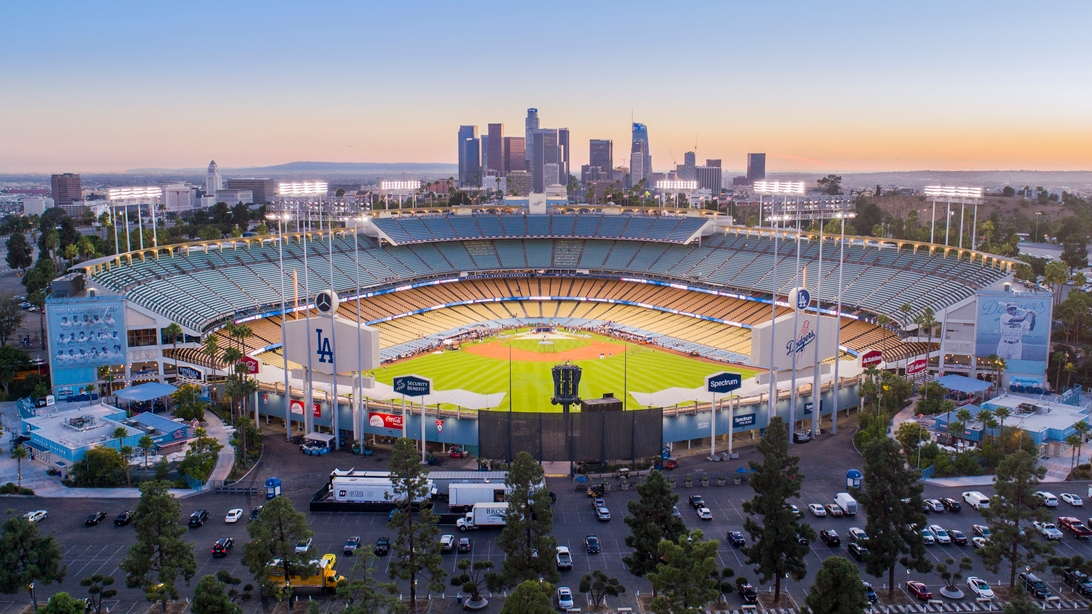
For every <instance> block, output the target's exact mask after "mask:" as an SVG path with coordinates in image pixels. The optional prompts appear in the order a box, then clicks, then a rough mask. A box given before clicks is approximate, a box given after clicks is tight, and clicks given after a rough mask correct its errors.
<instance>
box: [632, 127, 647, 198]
mask: <svg viewBox="0 0 1092 614" xmlns="http://www.w3.org/2000/svg"><path fill="white" fill-rule="evenodd" d="M642 179H644V180H646V181H645V183H646V184H647V183H648V182H649V181H651V180H652V154H650V153H649V151H648V127H647V126H645V125H644V124H638V123H637V122H634V123H633V145H632V146H631V147H630V151H629V181H630V186H635V185H637V184H638V183H640V182H641V180H642Z"/></svg>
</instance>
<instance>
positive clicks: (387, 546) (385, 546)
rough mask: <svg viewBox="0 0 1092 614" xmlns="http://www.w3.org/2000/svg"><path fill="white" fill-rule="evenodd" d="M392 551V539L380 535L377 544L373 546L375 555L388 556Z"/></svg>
mask: <svg viewBox="0 0 1092 614" xmlns="http://www.w3.org/2000/svg"><path fill="white" fill-rule="evenodd" d="M390 551H391V540H390V539H388V538H386V537H380V538H379V539H377V540H375V545H374V546H372V552H373V553H374V554H375V556H386V555H387V554H389V553H390Z"/></svg>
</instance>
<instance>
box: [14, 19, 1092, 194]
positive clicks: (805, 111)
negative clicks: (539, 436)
mask: <svg viewBox="0 0 1092 614" xmlns="http://www.w3.org/2000/svg"><path fill="white" fill-rule="evenodd" d="M60 6H63V7H64V8H63V9H62V8H59V5H58V4H42V5H12V4H7V5H4V6H3V7H0V18H2V19H4V21H5V23H7V24H9V26H10V32H11V40H9V43H8V44H7V45H6V50H5V52H4V53H5V56H6V59H7V60H9V61H6V62H4V63H2V65H0V77H3V83H4V84H5V89H6V90H7V92H8V101H7V102H6V104H5V106H6V109H5V112H4V113H3V114H0V173H14V172H41V173H52V172H65V171H71V172H84V173H94V172H117V171H124V170H128V169H132V168H149V167H154V168H193V167H200V166H203V165H204V164H207V162H208V160H209V159H211V158H215V159H216V160H218V161H219V162H220V163H221V164H222V165H223V166H225V167H235V168H238V167H248V166H266V165H273V164H281V163H286V162H291V161H295V160H314V161H327V162H417V163H428V162H432V163H454V162H456V161H457V150H456V148H455V147H453V146H452V143H453V141H454V137H455V135H456V133H457V131H458V128H459V126H460V125H478V126H480V127H481V128H483V129H484V128H485V127H486V125H487V124H489V123H504V124H505V127H506V134H511V135H518V134H520V133H521V132H522V128H523V120H524V116H525V113H526V109H527V108H530V107H534V108H538V109H539V116H540V118H541V121H542V125H548V126H557V127H567V128H568V129H569V131H570V135H571V139H572V147H571V151H572V158H571V168H572V169H579V167H580V166H581V165H582V164H587V163H588V142H589V140H590V139H609V140H612V141H613V142H614V144H615V148H616V150H615V154H614V159H615V164H616V165H621V164H622V163H623V162H625V163H627V164H628V159H627V158H628V157H629V155H628V154H629V151H628V149H629V148H628V143H629V142H630V128H631V123H630V121H631V118H632V121H636V122H639V123H642V124H645V125H647V126H648V127H649V131H650V133H651V134H652V135H653V136H652V138H651V139H650V147H651V149H650V153H651V156H652V160H653V166H654V170H656V171H664V170H669V169H671V168H673V167H674V164H675V163H682V162H683V155H684V153H685V152H687V151H691V150H694V151H696V153H697V157H698V158H699V159H704V158H706V157H708V158H720V159H723V160H724V161H725V167H726V168H732V169H738V168H741V167H742V166H743V165H744V163H745V157H746V154H747V153H750V152H754V151H764V152H767V154H768V159H767V165H768V169H769V171H770V172H822V171H828V170H829V171H838V172H853V171H884V170H893V171H905V170H922V169H931V170H986V169H998V170H1006V169H1038V170H1088V169H1092V117H1090V116H1089V115H1088V113H1087V108H1088V106H1089V103H1090V102H1092V80H1089V79H1088V78H1087V76H1086V74H1087V70H1086V68H1085V66H1084V63H1085V58H1087V57H1089V49H1088V47H1089V43H1088V42H1087V37H1086V36H1085V34H1084V32H1083V24H1084V23H1087V22H1088V18H1089V17H1092V8H1090V7H1089V6H1087V5H1084V4H1079V3H1075V2H1074V3H1058V4H1053V5H1050V6H1049V7H1039V6H1032V5H1031V4H1029V3H959V5H958V6H949V5H948V4H945V3H939V2H937V3H915V4H913V5H912V6H911V5H906V6H903V5H898V6H873V5H871V4H867V3H858V2H839V3H836V4H835V5H828V6H823V7H819V6H813V5H812V4H809V3H803V2H783V3H778V4H776V5H773V6H766V5H762V6H751V5H745V4H738V5H736V4H728V3H724V4H715V5H706V4H701V3H678V4H673V5H671V8H670V10H668V9H666V8H665V6H663V5H659V4H654V3H624V4H623V3H611V4H604V5H602V6H598V5H597V6H585V5H575V4H574V5H564V4H563V5H551V6H550V7H522V6H520V7H514V6H508V5H507V4H503V3H474V4H466V5H458V6H448V5H445V4H442V3H438V2H436V3H433V2H421V3H417V4H415V5H413V6H411V7H406V6H392V5H390V4H378V3H365V4H363V5H357V4H340V3H333V4H329V5H323V7H322V8H321V9H313V8H306V7H304V6H302V5H300V6H295V5H290V6H286V5H278V6H272V5H266V4H264V3H240V4H233V5H230V6H221V5H216V4H211V3H210V4H196V5H193V6H190V5H186V6H185V8H182V9H178V8H172V7H159V6H153V5H145V4H139V3H120V2H119V3H111V4H110V5H108V6H92V5H84V4H80V3H61V5H60ZM528 24H541V25H540V26H539V27H536V28H534V29H533V31H529V30H528ZM1013 24H1019V26H1020V27H1019V30H1017V29H1015V28H1014V27H1013ZM635 32H636V33H639V34H640V35H639V36H637V37H636V38H634V36H633V34H634V33H635ZM634 41H637V42H639V44H640V45H641V47H640V48H639V49H636V50H635V48H634ZM544 54H545V55H544ZM638 56H639V57H640V58H641V62H640V68H639V69H635V68H634V62H633V58H635V57H638ZM546 57H549V60H550V61H549V62H546V61H544V60H545V58H546ZM589 58H597V60H596V63H592V64H591V65H590V64H589V62H588V59H589ZM622 144H627V146H626V147H623V146H622ZM695 144H696V145H697V148H696V150H695V147H694V146H695Z"/></svg>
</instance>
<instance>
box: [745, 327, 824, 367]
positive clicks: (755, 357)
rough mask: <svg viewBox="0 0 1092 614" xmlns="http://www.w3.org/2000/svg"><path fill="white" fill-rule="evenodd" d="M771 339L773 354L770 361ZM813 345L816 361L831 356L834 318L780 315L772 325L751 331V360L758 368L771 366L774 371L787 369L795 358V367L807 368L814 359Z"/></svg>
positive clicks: (754, 328) (753, 328)
mask: <svg viewBox="0 0 1092 614" xmlns="http://www.w3.org/2000/svg"><path fill="white" fill-rule="evenodd" d="M794 319H795V321H796V329H795V330H793V320H794ZM817 325H818V326H817ZM817 328H818V333H816V329H817ZM771 337H773V352H774V353H773V357H772V358H771V356H770V338H771ZM815 344H819V360H825V359H827V358H831V357H833V356H834V354H835V350H836V349H837V347H838V319H837V318H830V317H826V316H816V315H805V314H803V313H799V314H788V315H784V316H781V317H780V318H777V320H775V321H774V322H765V323H763V324H758V325H756V326H754V327H752V328H751V361H752V363H753V364H754V365H756V366H759V367H764V368H771V365H772V368H774V369H791V368H792V366H793V356H794V355H795V356H796V366H797V368H800V367H810V366H812V364H813V358H814V356H815Z"/></svg>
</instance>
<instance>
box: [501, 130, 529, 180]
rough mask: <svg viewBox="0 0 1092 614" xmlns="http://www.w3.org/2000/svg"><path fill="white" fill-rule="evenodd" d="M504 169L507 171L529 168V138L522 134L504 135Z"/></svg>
mask: <svg viewBox="0 0 1092 614" xmlns="http://www.w3.org/2000/svg"><path fill="white" fill-rule="evenodd" d="M504 170H505V172H506V173H511V172H512V171H526V170H527V140H526V139H525V138H523V137H522V136H506V137H504Z"/></svg>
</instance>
